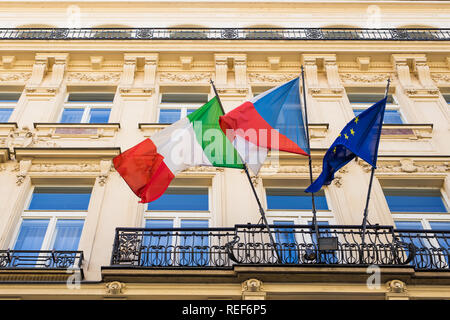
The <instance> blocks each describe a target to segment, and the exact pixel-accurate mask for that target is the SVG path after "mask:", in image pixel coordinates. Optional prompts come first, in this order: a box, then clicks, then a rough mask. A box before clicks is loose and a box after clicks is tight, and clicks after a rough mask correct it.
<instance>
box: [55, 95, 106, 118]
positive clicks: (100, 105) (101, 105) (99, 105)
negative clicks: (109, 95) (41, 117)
mask: <svg viewBox="0 0 450 320" xmlns="http://www.w3.org/2000/svg"><path fill="white" fill-rule="evenodd" d="M90 93H93V92H90ZM69 96H70V93H68V94H67V95H66V98H65V100H64V105H63V107H62V110H61V112H60V113H59V116H58V123H80V124H82V123H83V124H86V123H91V122H89V120H90V114H91V110H92V109H109V116H108V121H107V122H105V123H109V117H110V116H111V111H112V107H113V103H114V100H113V101H89V100H86V101H72V102H71V101H69ZM87 103H88V105H87ZM66 109H83V115H82V116H81V119H80V122H61V120H62V117H63V114H64V110H66Z"/></svg>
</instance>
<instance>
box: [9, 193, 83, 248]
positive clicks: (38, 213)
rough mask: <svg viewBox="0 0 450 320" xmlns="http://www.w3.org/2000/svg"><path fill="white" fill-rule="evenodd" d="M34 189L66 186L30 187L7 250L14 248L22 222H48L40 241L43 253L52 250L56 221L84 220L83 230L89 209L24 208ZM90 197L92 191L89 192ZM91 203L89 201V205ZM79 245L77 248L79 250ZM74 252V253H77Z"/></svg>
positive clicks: (29, 201)
mask: <svg viewBox="0 0 450 320" xmlns="http://www.w3.org/2000/svg"><path fill="white" fill-rule="evenodd" d="M36 187H38V188H39V187H50V188H64V187H66V188H67V186H65V185H64V186H62V185H33V186H32V187H31V190H30V192H29V194H28V196H27V200H26V201H25V205H24V209H23V210H22V214H21V216H20V219H19V221H18V223H17V224H16V227H15V229H14V232H13V235H12V237H11V241H10V243H9V248H14V247H15V245H16V242H17V239H18V236H19V233H20V229H21V227H22V223H23V221H24V220H32V219H33V220H49V222H48V225H47V230H46V231H45V236H44V238H43V240H42V245H41V248H40V249H39V251H45V250H52V247H53V246H54V242H55V238H56V224H57V222H58V220H84V223H83V230H84V228H85V224H86V218H87V215H88V211H89V207H88V209H87V210H28V209H25V208H28V207H29V206H30V203H31V199H32V197H33V194H34V190H35V188H36ZM70 187H74V188H76V187H86V188H88V187H91V188H92V186H88V185H70ZM91 195H92V191H91ZM90 203H91V201H90V200H89V205H90ZM82 232H83V231H82ZM82 236H83V233H81V235H80V241H79V243H80V242H81V239H82ZM79 246H80V245H79V244H78V248H77V250H78V249H79ZM77 250H76V251H77Z"/></svg>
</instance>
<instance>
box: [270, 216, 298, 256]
mask: <svg viewBox="0 0 450 320" xmlns="http://www.w3.org/2000/svg"><path fill="white" fill-rule="evenodd" d="M273 224H274V225H275V226H291V225H292V226H293V225H294V222H293V221H274V222H273ZM275 242H276V243H277V245H278V246H277V251H278V256H279V257H280V259H281V261H282V263H298V255H299V253H298V247H297V242H296V241H295V234H294V229H293V228H289V227H287V228H280V227H279V228H277V227H275Z"/></svg>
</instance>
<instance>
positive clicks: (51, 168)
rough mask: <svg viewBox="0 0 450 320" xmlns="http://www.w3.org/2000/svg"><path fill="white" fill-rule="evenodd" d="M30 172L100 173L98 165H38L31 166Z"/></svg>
mask: <svg viewBox="0 0 450 320" xmlns="http://www.w3.org/2000/svg"><path fill="white" fill-rule="evenodd" d="M29 171H30V172H84V173H86V172H90V173H94V172H95V173H98V172H100V164H98V163H38V164H33V165H31V168H30V170H29Z"/></svg>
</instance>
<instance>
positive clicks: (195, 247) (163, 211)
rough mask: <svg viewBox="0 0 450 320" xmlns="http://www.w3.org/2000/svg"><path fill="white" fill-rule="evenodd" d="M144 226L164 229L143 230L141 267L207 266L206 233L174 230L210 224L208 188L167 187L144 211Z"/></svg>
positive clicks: (207, 239)
mask: <svg viewBox="0 0 450 320" xmlns="http://www.w3.org/2000/svg"><path fill="white" fill-rule="evenodd" d="M144 219H145V228H151V229H165V230H161V231H160V232H159V231H156V232H155V231H152V232H150V233H147V234H146V236H144V238H143V242H142V243H143V245H142V248H141V264H142V265H143V266H171V265H183V266H205V265H208V263H209V260H208V243H209V238H208V233H207V232H206V231H201V230H200V231H198V230H197V231H192V230H187V231H177V232H174V231H173V230H172V229H173V228H182V229H196V228H200V229H205V228H208V227H209V225H210V219H211V215H210V212H209V188H207V187H169V188H168V189H167V191H166V192H165V193H164V194H163V195H162V196H161V197H160V198H158V199H157V200H155V201H153V202H150V203H149V204H148V206H147V210H146V212H145V213H144Z"/></svg>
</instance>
